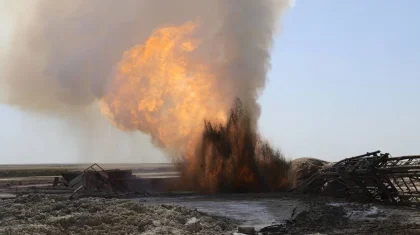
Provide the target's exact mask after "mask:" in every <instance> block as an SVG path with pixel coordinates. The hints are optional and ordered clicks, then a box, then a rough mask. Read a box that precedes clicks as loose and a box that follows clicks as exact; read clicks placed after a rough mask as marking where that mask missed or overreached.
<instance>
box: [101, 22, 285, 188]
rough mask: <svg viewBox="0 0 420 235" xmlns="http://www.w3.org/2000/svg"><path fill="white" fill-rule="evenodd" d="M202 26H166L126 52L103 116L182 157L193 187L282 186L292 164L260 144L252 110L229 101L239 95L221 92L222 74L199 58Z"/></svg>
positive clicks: (103, 102) (185, 179) (104, 100)
mask: <svg viewBox="0 0 420 235" xmlns="http://www.w3.org/2000/svg"><path fill="white" fill-rule="evenodd" d="M197 28H198V25H197V24H196V23H194V22H187V23H185V24H183V25H180V26H167V27H162V28H159V29H157V30H155V31H154V32H153V33H152V35H151V36H150V37H149V39H148V40H147V41H146V42H145V43H144V44H141V45H136V46H134V47H132V48H131V49H129V50H127V51H126V52H125V53H124V55H123V58H122V60H121V62H120V63H119V64H118V67H117V72H116V76H115V78H114V79H113V80H112V81H111V83H110V86H109V90H108V92H107V94H106V95H105V96H104V97H103V98H102V99H101V110H102V112H103V114H104V115H106V116H107V117H108V118H109V119H110V120H111V121H112V123H113V124H114V125H115V126H116V127H118V128H120V129H123V130H127V131H136V130H138V131H141V132H144V133H147V134H149V135H150V136H151V137H152V138H153V140H154V141H155V142H156V144H158V145H159V146H160V147H162V148H164V149H166V150H167V151H168V152H172V153H175V154H177V155H178V156H181V157H182V158H181V161H180V165H179V169H180V171H181V176H182V177H183V183H184V184H185V185H184V186H186V187H189V188H190V189H192V190H196V191H200V192H205V193H217V192H260V191H268V190H278V189H280V188H282V187H283V185H284V184H285V182H284V179H285V176H286V174H287V170H288V162H287V161H286V160H285V159H284V158H283V156H282V155H281V154H280V153H279V152H276V151H274V150H273V149H272V148H271V147H270V146H269V145H268V143H265V142H263V141H261V139H260V137H259V135H258V133H257V131H256V130H255V127H254V125H252V120H251V117H252V116H253V115H250V113H248V111H249V110H248V109H247V108H248V107H245V106H244V105H243V104H242V102H241V101H240V100H239V99H237V100H236V101H235V100H229V98H226V97H232V96H224V95H223V92H221V91H220V89H218V88H220V86H219V85H220V84H218V81H219V80H221V79H220V78H219V79H218V77H217V75H216V74H217V73H216V72H214V71H212V69H211V67H210V66H206V64H201V63H199V62H198V61H199V60H197V57H196V56H195V54H194V52H196V51H197V50H199V48H200V45H201V42H200V40H198V39H197V38H195V37H194V33H196V30H197ZM213 69H214V68H213ZM219 82H220V81H219ZM232 104H233V108H231V105H232Z"/></svg>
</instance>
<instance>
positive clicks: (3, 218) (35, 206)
mask: <svg viewBox="0 0 420 235" xmlns="http://www.w3.org/2000/svg"><path fill="white" fill-rule="evenodd" d="M235 227H236V222H235V221H233V220H229V219H226V218H219V217H214V216H209V215H206V214H204V213H200V212H198V211H196V210H190V209H186V208H184V207H179V206H172V205H160V206H151V205H144V204H141V203H139V202H137V201H134V200H118V199H100V198H85V199H79V200H71V201H70V200H68V199H67V198H65V197H60V196H45V195H29V196H22V197H19V198H16V199H13V200H3V201H0V234H54V235H56V234H92V235H94V234H98V235H99V234H230V233H231V232H232V231H233V230H234V229H235Z"/></svg>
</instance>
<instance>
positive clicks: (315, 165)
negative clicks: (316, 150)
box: [290, 158, 330, 185]
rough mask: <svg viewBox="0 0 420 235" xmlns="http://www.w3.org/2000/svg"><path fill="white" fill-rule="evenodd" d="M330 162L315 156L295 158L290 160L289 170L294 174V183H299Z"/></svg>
mask: <svg viewBox="0 0 420 235" xmlns="http://www.w3.org/2000/svg"><path fill="white" fill-rule="evenodd" d="M329 164H330V163H329V162H326V161H323V160H320V159H316V158H297V159H294V160H293V161H292V162H291V165H290V172H292V174H294V176H293V177H294V178H295V185H299V184H300V183H302V182H303V181H305V180H307V179H309V178H310V177H311V176H312V175H314V174H315V173H317V172H318V171H319V170H321V169H322V168H324V167H327V166H328V165H329Z"/></svg>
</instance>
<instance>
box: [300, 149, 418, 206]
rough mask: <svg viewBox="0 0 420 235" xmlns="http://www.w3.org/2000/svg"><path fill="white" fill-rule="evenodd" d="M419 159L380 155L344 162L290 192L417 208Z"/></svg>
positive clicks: (364, 155) (357, 157)
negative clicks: (406, 205)
mask: <svg viewBox="0 0 420 235" xmlns="http://www.w3.org/2000/svg"><path fill="white" fill-rule="evenodd" d="M419 190H420V155H419V156H402V157H391V156H390V154H388V153H381V152H380V151H376V152H371V153H367V154H363V155H360V156H356V157H352V158H347V159H344V160H342V161H339V162H337V163H335V164H333V165H332V166H330V167H326V168H324V169H321V170H320V171H319V172H317V173H316V174H315V175H313V176H312V177H310V178H309V179H308V180H306V181H305V182H303V183H302V184H300V185H298V186H297V187H296V188H295V189H294V191H297V192H301V193H315V194H325V195H334V196H340V197H348V198H355V199H359V200H369V201H379V202H384V203H392V204H420V191H419Z"/></svg>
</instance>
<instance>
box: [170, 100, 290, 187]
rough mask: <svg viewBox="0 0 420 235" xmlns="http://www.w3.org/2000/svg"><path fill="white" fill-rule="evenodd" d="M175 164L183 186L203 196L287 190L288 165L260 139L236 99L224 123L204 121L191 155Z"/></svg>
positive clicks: (241, 105)
mask: <svg viewBox="0 0 420 235" xmlns="http://www.w3.org/2000/svg"><path fill="white" fill-rule="evenodd" d="M194 154H195V155H194V156H190V157H187V158H185V159H184V160H181V161H180V162H179V165H178V166H179V169H180V171H181V176H182V177H183V178H184V180H185V183H187V184H189V185H188V186H190V187H192V189H194V190H198V191H201V192H206V193H214V192H243V193H247V192H267V191H278V190H282V189H285V188H287V187H289V186H290V185H289V183H290V182H289V181H288V171H289V167H290V162H288V161H287V160H286V159H285V158H284V157H283V155H282V154H281V153H280V151H278V150H277V151H275V150H273V148H272V147H271V146H270V145H269V143H268V142H265V141H263V140H261V137H260V136H259V135H258V133H256V132H255V130H254V129H252V125H251V123H250V118H249V114H248V113H247V110H246V109H245V108H244V106H243V104H242V102H241V101H240V100H239V99H237V100H236V103H235V106H234V107H233V108H232V110H231V112H230V115H229V117H228V120H227V123H226V124H214V123H212V122H210V121H205V129H204V131H203V134H202V140H201V142H200V144H199V145H198V148H197V149H196V152H195V153H194Z"/></svg>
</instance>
